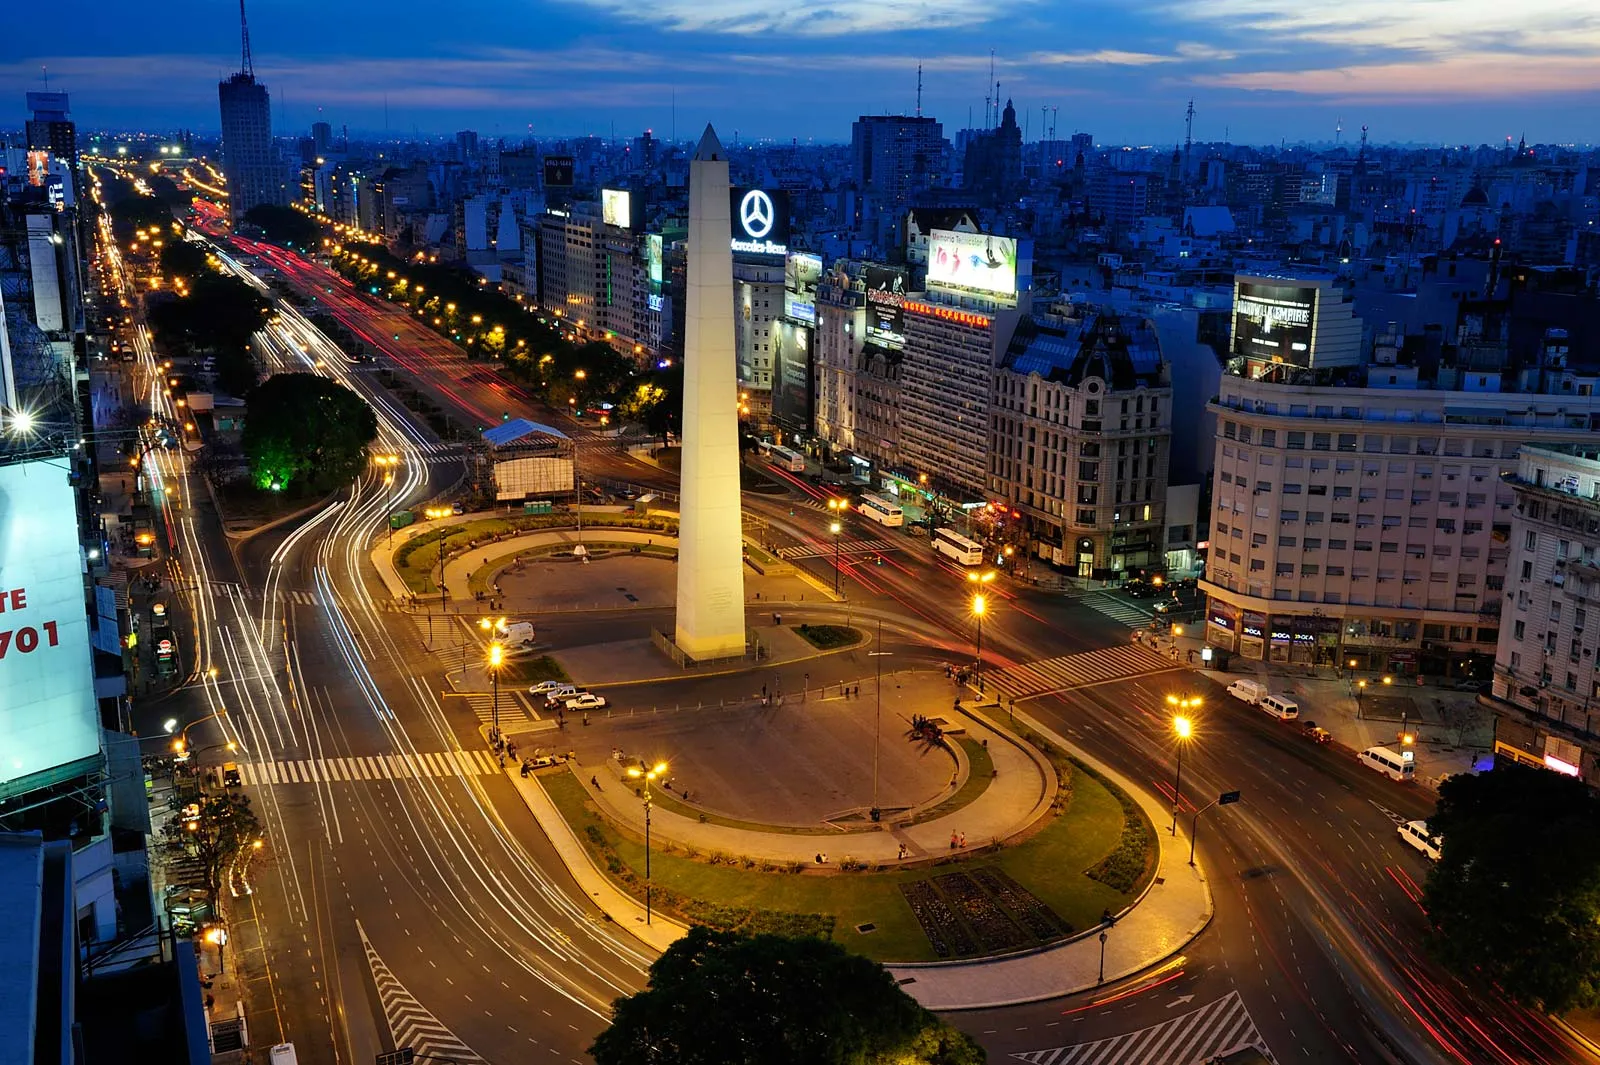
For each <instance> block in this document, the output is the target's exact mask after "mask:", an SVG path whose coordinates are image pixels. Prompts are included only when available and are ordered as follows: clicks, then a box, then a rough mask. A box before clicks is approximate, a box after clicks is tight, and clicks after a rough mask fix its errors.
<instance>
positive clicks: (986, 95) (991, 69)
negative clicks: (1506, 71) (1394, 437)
mask: <svg viewBox="0 0 1600 1065" xmlns="http://www.w3.org/2000/svg"><path fill="white" fill-rule="evenodd" d="M240 2H241V3H242V2H243V0H240ZM991 88H994V49H993V48H991V49H989V82H988V84H987V85H985V86H984V87H983V128H984V129H988V128H989V127H990V126H992V125H994V123H993V122H991V121H990V120H989V100H990V96H989V90H990V89H991ZM994 106H995V109H996V110H998V109H999V107H1000V102H999V100H995V104H994ZM1507 139H1509V138H1507Z"/></svg>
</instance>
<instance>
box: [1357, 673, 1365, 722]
mask: <svg viewBox="0 0 1600 1065" xmlns="http://www.w3.org/2000/svg"><path fill="white" fill-rule="evenodd" d="M1366 693H1367V682H1366V680H1365V679H1363V680H1358V681H1356V720H1357V721H1359V720H1361V697H1362V696H1363V695H1365V694H1366Z"/></svg>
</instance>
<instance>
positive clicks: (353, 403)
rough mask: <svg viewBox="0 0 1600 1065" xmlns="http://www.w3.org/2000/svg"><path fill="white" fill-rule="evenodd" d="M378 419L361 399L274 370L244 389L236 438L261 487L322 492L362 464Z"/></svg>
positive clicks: (310, 377) (321, 380) (333, 385)
mask: <svg viewBox="0 0 1600 1065" xmlns="http://www.w3.org/2000/svg"><path fill="white" fill-rule="evenodd" d="M377 435H378V418H377V415H375V414H374V413H373V412H372V408H371V407H369V406H367V401H366V400H364V399H362V398H361V397H360V396H358V395H356V394H355V393H354V392H352V391H350V390H349V389H348V388H345V387H344V386H343V385H341V384H338V383H337V382H334V381H330V380H328V379H327V378H326V377H318V376H317V375H316V374H308V373H287V374H274V375H273V376H271V377H269V378H267V379H266V380H265V381H263V382H262V383H261V385H260V386H259V387H257V388H256V389H255V391H253V392H251V393H250V398H249V410H248V412H247V413H246V415H245V424H244V436H243V439H242V440H241V441H240V443H241V445H242V447H243V449H244V454H245V459H246V460H247V461H248V462H249V463H250V473H251V477H252V478H253V479H254V481H255V483H256V485H257V486H258V487H261V488H271V489H276V490H280V491H298V490H308V491H327V490H328V489H331V488H336V487H338V486H339V485H341V484H344V483H345V482H347V481H349V480H350V479H351V478H352V477H354V476H355V475H356V474H357V473H359V472H360V471H361V469H362V467H363V466H364V465H365V464H366V455H367V445H368V444H370V443H371V442H372V441H373V440H374V439H376V438H377Z"/></svg>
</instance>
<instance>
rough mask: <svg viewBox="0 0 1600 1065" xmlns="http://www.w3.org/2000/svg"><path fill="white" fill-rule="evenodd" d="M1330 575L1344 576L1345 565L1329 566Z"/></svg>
mask: <svg viewBox="0 0 1600 1065" xmlns="http://www.w3.org/2000/svg"><path fill="white" fill-rule="evenodd" d="M1328 576H1330V577H1343V576H1344V567H1343V566H1329V567H1328Z"/></svg>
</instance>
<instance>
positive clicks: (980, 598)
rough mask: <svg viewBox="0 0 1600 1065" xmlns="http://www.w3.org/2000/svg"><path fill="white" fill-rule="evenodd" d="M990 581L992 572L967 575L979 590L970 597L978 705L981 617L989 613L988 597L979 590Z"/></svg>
mask: <svg viewBox="0 0 1600 1065" xmlns="http://www.w3.org/2000/svg"><path fill="white" fill-rule="evenodd" d="M992 580H994V570H989V571H988V572H987V573H982V574H978V573H968V574H967V581H968V582H969V583H971V584H976V585H977V586H978V588H979V589H980V590H979V591H978V592H976V593H974V594H973V596H972V616H973V617H974V618H976V619H977V621H978V641H977V652H978V665H977V681H978V701H979V702H980V703H981V702H982V701H983V616H984V615H985V614H987V613H988V612H989V597H988V596H986V595H984V594H983V592H982V590H981V589H982V588H983V586H984V585H986V584H988V583H989V582H990V581H992Z"/></svg>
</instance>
